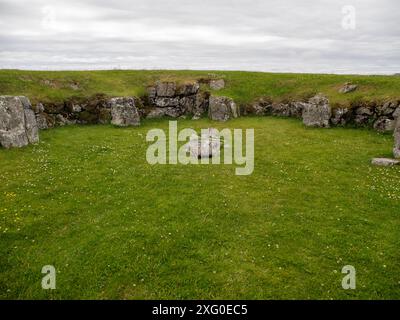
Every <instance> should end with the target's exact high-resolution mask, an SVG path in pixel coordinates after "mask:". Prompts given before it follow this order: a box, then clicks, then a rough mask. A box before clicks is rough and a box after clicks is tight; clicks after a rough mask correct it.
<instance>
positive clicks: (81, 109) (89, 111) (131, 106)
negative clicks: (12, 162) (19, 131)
mask: <svg viewBox="0 0 400 320" xmlns="http://www.w3.org/2000/svg"><path fill="white" fill-rule="evenodd" d="M140 108H142V102H141V100H140V99H138V98H136V97H120V98H108V97H106V96H105V95H100V94H99V95H95V96H93V97H90V98H86V99H83V98H70V99H68V100H66V101H64V102H61V103H39V104H38V105H36V106H35V107H34V108H33V109H34V111H35V114H36V119H37V123H38V127H39V129H49V128H53V127H55V126H64V125H69V124H108V123H113V124H115V125H120V126H125V125H129V124H131V123H132V125H134V124H137V123H138V122H139V118H140V117H139V111H138V109H140Z"/></svg>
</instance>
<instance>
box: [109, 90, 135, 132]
mask: <svg viewBox="0 0 400 320" xmlns="http://www.w3.org/2000/svg"><path fill="white" fill-rule="evenodd" d="M109 104H110V107H111V123H112V124H113V125H116V126H120V127H126V126H138V125H140V116H139V112H138V109H137V106H138V105H139V101H138V99H137V98H135V97H126V98H125V97H119V98H112V99H110V101H109Z"/></svg>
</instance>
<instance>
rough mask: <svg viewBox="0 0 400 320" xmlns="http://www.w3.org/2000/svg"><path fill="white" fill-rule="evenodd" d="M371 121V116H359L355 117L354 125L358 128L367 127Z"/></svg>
mask: <svg viewBox="0 0 400 320" xmlns="http://www.w3.org/2000/svg"><path fill="white" fill-rule="evenodd" d="M370 120H371V118H370V116H369V115H365V114H357V115H356V116H355V117H354V123H355V124H356V125H357V126H366V125H368V123H369V122H370Z"/></svg>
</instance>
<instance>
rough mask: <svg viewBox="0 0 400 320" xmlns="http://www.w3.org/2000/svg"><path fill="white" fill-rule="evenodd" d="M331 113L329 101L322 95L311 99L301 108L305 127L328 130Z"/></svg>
mask: <svg viewBox="0 0 400 320" xmlns="http://www.w3.org/2000/svg"><path fill="white" fill-rule="evenodd" d="M331 115H332V111H331V107H330V105H329V100H328V98H327V97H325V96H324V95H322V94H317V95H316V96H315V97H312V98H311V99H310V100H309V101H308V103H307V104H305V105H304V106H303V114H302V117H303V123H304V124H305V125H306V126H307V127H320V128H329V120H330V118H331Z"/></svg>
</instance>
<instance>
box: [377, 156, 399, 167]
mask: <svg viewBox="0 0 400 320" xmlns="http://www.w3.org/2000/svg"><path fill="white" fill-rule="evenodd" d="M371 164H373V165H374V166H381V167H391V166H398V165H400V160H395V159H389V158H374V159H372V161H371Z"/></svg>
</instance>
